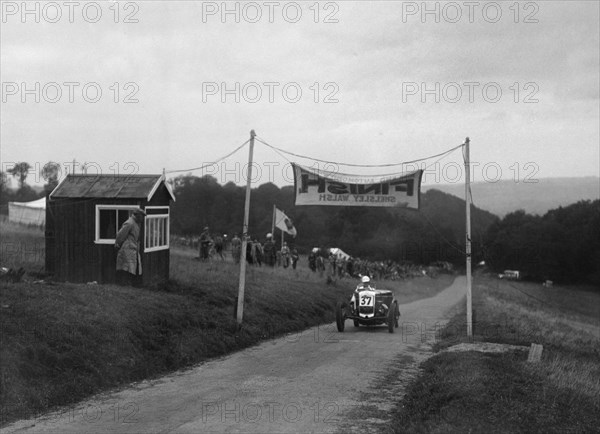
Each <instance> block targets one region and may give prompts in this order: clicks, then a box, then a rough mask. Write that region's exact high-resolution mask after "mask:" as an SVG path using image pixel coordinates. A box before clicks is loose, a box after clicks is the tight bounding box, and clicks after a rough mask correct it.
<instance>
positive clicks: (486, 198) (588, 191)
mask: <svg viewBox="0 0 600 434" xmlns="http://www.w3.org/2000/svg"><path fill="white" fill-rule="evenodd" d="M538 181H539V182H537V183H527V182H519V183H515V182H513V181H498V182H496V183H489V182H475V183H473V184H471V190H472V192H473V202H474V203H475V204H476V205H477V206H478V207H480V208H481V209H484V210H487V211H490V212H491V213H493V214H496V215H498V216H500V217H503V216H504V215H506V214H508V213H510V212H512V211H516V210H518V209H522V210H524V211H525V212H527V213H529V214H538V215H543V214H544V213H546V212H547V211H549V210H551V209H554V208H558V207H559V206H566V205H570V204H572V203H575V202H578V201H580V200H595V199H600V178H598V177H593V176H588V177H582V178H542V179H539V180H538ZM431 189H436V190H440V191H443V192H446V193H449V194H452V195H454V196H457V197H460V198H464V195H465V187H464V185H463V184H449V185H440V184H437V185H434V186H424V187H423V190H425V191H428V190H431Z"/></svg>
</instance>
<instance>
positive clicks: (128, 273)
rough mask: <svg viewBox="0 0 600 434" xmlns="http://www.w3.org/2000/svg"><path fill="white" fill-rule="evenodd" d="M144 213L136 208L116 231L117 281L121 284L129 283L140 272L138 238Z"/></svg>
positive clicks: (132, 281) (140, 262)
mask: <svg viewBox="0 0 600 434" xmlns="http://www.w3.org/2000/svg"><path fill="white" fill-rule="evenodd" d="M145 215H146V213H145V212H144V211H143V210H141V209H136V210H135V211H134V212H133V214H132V215H131V216H130V217H129V218H128V219H127V220H126V221H125V223H123V226H122V227H121V229H120V230H119V232H118V233H117V238H116V239H115V249H116V250H117V251H118V253H117V282H119V283H120V284H121V285H131V284H132V283H134V277H135V276H138V275H141V274H142V258H141V256H140V245H139V239H140V226H141V224H142V222H143V221H144V216H145Z"/></svg>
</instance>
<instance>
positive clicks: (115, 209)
mask: <svg viewBox="0 0 600 434" xmlns="http://www.w3.org/2000/svg"><path fill="white" fill-rule="evenodd" d="M138 208H139V207H137V206H131V205H96V239H95V242H96V243H98V244H113V243H114V242H115V238H117V232H118V231H119V229H120V228H121V226H123V223H125V221H126V220H127V219H128V218H129V215H130V213H131V212H132V211H133V210H135V209H138Z"/></svg>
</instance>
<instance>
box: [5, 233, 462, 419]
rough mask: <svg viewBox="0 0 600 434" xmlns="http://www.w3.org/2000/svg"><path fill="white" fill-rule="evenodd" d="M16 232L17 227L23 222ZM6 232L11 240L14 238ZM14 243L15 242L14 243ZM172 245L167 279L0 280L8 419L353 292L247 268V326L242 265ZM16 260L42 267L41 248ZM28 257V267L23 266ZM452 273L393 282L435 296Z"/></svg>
mask: <svg viewBox="0 0 600 434" xmlns="http://www.w3.org/2000/svg"><path fill="white" fill-rule="evenodd" d="M1 229H2V230H1V231H0V235H3V232H9V236H8V237H6V238H5V237H4V236H2V241H1V243H2V251H3V252H5V253H6V252H7V249H6V248H5V246H6V245H7V244H6V243H12V244H10V246H13V245H15V243H16V244H19V243H21V244H23V243H25V244H27V245H38V244H40V243H41V245H43V238H42V237H43V233H40V232H39V231H37V232H35V231H27V230H25V231H22V230H21V229H20V228H18V229H19V230H18V231H13V228H11V227H6V226H4V225H3V226H2V227H1ZM15 232H17V233H15ZM6 240H8V241H6ZM13 253H14V252H13ZM194 256H195V252H193V251H191V250H183V249H174V250H173V251H172V254H171V277H172V280H171V281H170V282H168V284H165V285H162V286H157V287H154V288H133V287H120V286H114V285H85V284H83V285H82V284H69V283H56V284H51V285H49V284H36V283H33V280H35V279H32V278H30V279H29V282H21V283H6V282H3V283H1V284H0V310H1V315H0V361H1V364H0V386H1V388H0V410H1V416H0V423H1V424H2V425H5V424H7V423H9V422H11V421H14V420H16V419H23V418H29V417H34V416H37V415H39V414H41V413H44V412H47V411H49V410H52V409H54V408H56V407H58V406H63V405H68V404H72V403H75V402H77V401H79V400H81V399H83V398H85V397H88V396H90V395H92V394H95V393H97V392H101V391H106V390H110V389H113V388H117V387H120V386H123V385H125V384H128V383H131V382H135V381H139V380H143V379H148V378H153V377H157V376H159V375H162V374H165V373H167V372H172V371H174V370H177V369H181V368H185V367H189V366H192V365H194V364H197V363H199V362H202V361H204V360H206V359H208V358H212V357H217V356H222V355H225V354H227V353H230V352H232V351H235V350H239V349H242V348H245V347H248V346H251V345H254V344H257V343H260V342H261V341H264V340H268V339H273V338H275V337H278V336H282V335H284V334H285V333H293V332H297V331H300V330H303V329H305V328H307V327H310V326H315V325H318V324H326V323H330V322H332V321H333V320H334V309H333V307H334V306H335V303H336V302H337V301H338V300H340V299H344V298H346V297H349V296H350V293H351V291H352V289H353V286H354V284H355V283H356V282H355V281H353V280H350V279H342V280H338V281H334V282H333V283H332V284H326V280H325V277H323V276H319V275H318V274H315V273H312V272H311V271H310V270H308V268H307V267H303V266H300V267H299V268H298V269H297V270H291V269H281V268H278V269H274V268H265V267H263V268H255V267H250V268H249V269H248V270H247V282H246V296H245V308H244V326H243V327H242V329H241V330H238V328H237V327H236V321H235V319H234V316H233V312H234V306H235V300H236V296H237V291H238V276H239V271H238V267H237V266H235V265H234V264H233V263H231V262H227V261H226V262H220V261H214V262H210V263H200V262H198V261H196V260H195V259H194ZM1 259H2V261H5V260H7V261H8V262H10V266H12V267H15V266H17V265H19V264H25V265H26V266H27V267H29V268H28V270H33V271H34V272H36V273H37V272H38V269H39V268H40V265H42V266H43V255H39V254H38V255H37V256H36V257H32V258H29V260H28V261H23V258H22V257H21V256H19V255H14V254H13V255H9V256H8V257H7V256H6V255H4V256H3V257H2V258H1ZM25 265H21V266H25ZM452 279H453V278H452V276H447V275H440V276H439V277H438V278H436V279H429V278H420V279H415V280H413V281H410V282H402V281H397V282H384V283H381V285H380V286H382V287H387V288H390V289H393V290H395V292H396V294H397V297H398V299H399V301H400V302H401V303H403V302H408V301H411V300H412V299H415V298H423V297H428V296H432V295H435V294H436V293H437V292H439V291H441V290H442V289H443V288H445V287H447V286H448V285H449V284H450V283H451V282H452Z"/></svg>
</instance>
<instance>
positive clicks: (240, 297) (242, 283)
mask: <svg viewBox="0 0 600 434" xmlns="http://www.w3.org/2000/svg"><path fill="white" fill-rule="evenodd" d="M255 135H256V134H255V133H254V130H251V131H250V151H249V153H248V179H247V181H246V203H245V205H244V226H243V229H242V252H241V253H242V255H241V258H240V285H239V289H238V300H237V324H238V327H241V325H242V318H243V317H244V289H245V287H246V247H247V245H248V216H249V215H250V191H251V188H252V153H253V152H254V136H255Z"/></svg>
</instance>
